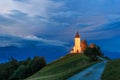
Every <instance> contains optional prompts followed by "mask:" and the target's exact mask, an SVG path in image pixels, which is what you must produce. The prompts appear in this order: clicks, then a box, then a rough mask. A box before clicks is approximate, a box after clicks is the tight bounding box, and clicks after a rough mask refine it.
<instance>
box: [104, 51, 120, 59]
mask: <svg viewBox="0 0 120 80" xmlns="http://www.w3.org/2000/svg"><path fill="white" fill-rule="evenodd" d="M103 53H104V55H105V56H107V57H109V58H111V59H116V58H120V52H109V51H103Z"/></svg>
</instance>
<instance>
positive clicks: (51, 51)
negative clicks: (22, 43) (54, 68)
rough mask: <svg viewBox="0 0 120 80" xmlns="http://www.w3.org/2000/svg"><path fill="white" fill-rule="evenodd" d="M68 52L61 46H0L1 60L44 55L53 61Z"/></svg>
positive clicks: (48, 60) (49, 60)
mask: <svg viewBox="0 0 120 80" xmlns="http://www.w3.org/2000/svg"><path fill="white" fill-rule="evenodd" d="M66 53H67V51H66V49H65V48H64V47H61V46H52V45H47V46H45V45H44V46H28V47H15V46H9V47H0V62H6V61H8V59H9V58H10V57H13V58H16V59H17V60H24V59H26V58H27V57H31V58H32V57H34V56H37V55H38V56H44V57H45V58H46V60H47V62H48V63H49V62H51V61H53V60H55V59H57V58H59V57H61V56H64V55H65V54H66Z"/></svg>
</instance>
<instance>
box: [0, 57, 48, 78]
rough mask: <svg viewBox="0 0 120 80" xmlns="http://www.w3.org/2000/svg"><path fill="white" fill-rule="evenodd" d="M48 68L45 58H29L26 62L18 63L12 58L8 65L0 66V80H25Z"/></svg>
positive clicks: (2, 64)
mask: <svg viewBox="0 0 120 80" xmlns="http://www.w3.org/2000/svg"><path fill="white" fill-rule="evenodd" d="M44 66H46V61H45V59H44V57H39V56H35V57H34V58H33V59H31V58H30V57H28V58H27V59H26V60H23V61H17V60H16V59H15V58H10V60H9V61H8V62H6V63H1V64H0V80H23V79H25V78H27V77H29V76H31V75H33V74H34V73H35V72H37V71H39V70H40V69H42V68H43V67H44Z"/></svg>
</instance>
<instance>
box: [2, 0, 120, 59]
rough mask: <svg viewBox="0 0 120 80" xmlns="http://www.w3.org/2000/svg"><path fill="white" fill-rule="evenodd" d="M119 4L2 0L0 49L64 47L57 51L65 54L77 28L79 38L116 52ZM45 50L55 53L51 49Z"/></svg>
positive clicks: (88, 0) (82, 0)
mask: <svg viewBox="0 0 120 80" xmlns="http://www.w3.org/2000/svg"><path fill="white" fill-rule="evenodd" d="M119 3H120V0H1V1H0V48H3V47H4V48H5V47H9V46H15V47H18V48H23V47H29V46H31V45H34V46H36V47H39V48H42V47H43V46H46V47H47V46H54V48H56V47H59V48H60V49H61V48H62V50H63V48H64V49H65V50H63V51H61V53H59V54H62V55H64V54H65V52H66V53H67V52H69V50H70V49H71V47H72V46H73V38H74V35H75V33H76V31H79V33H80V35H81V39H86V40H87V41H88V42H89V43H96V44H97V45H99V46H100V47H101V49H102V50H103V51H107V52H112V53H111V54H113V52H114V53H115V52H116V53H117V54H119V53H120V50H119V45H120V37H119V36H120V5H119ZM48 48H49V47H48ZM59 48H57V50H59ZM41 52H42V51H41ZM43 52H44V51H43ZM46 53H47V52H46ZM48 53H51V54H53V55H56V56H57V54H55V52H53V53H52V52H51V48H50V51H49V50H48ZM0 54H1V55H3V54H4V53H2V52H1V51H0ZM8 54H9V55H8V57H9V56H13V55H14V54H12V53H11V54H10V53H8ZM26 54H29V53H26ZM37 55H38V54H37ZM39 55H41V54H39ZM62 55H59V56H58V57H60V56H62ZM21 56H22V55H21ZM3 57H4V56H2V57H1V59H0V60H3Z"/></svg>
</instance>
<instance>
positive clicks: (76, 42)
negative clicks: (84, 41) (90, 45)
mask: <svg viewBox="0 0 120 80" xmlns="http://www.w3.org/2000/svg"><path fill="white" fill-rule="evenodd" d="M81 51H82V50H81V41H80V36H79V33H78V32H77V33H76V36H75V39H74V47H73V49H72V50H71V53H81Z"/></svg>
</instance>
